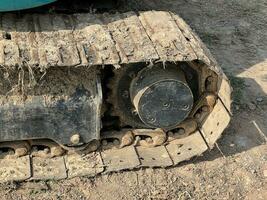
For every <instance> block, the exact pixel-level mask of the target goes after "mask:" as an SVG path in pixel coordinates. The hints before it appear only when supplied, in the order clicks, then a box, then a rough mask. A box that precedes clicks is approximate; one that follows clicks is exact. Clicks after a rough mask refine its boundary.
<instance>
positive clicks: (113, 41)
mask: <svg viewBox="0 0 267 200" xmlns="http://www.w3.org/2000/svg"><path fill="white" fill-rule="evenodd" d="M1 22H2V23H1V28H0V32H1V34H0V65H1V66H2V67H4V68H6V69H9V68H10V69H12V68H14V67H17V66H24V67H30V68H32V69H35V68H40V69H41V70H43V71H44V70H47V69H48V68H49V67H77V66H96V65H97V66H99V67H102V66H103V65H114V66H116V68H118V69H119V68H122V67H123V66H124V64H129V63H138V62H148V63H153V62H163V63H165V62H179V61H184V62H187V63H191V64H192V63H194V62H196V64H194V67H195V68H196V69H197V70H199V71H206V72H205V73H204V74H207V73H211V72H212V73H214V74H215V76H216V82H215V83H216V85H215V89H208V90H207V91H206V90H205V89H203V87H204V85H203V84H205V83H203V84H202V83H201V81H200V92H201V94H203V95H204V96H205V95H206V101H203V102H206V104H208V102H209V98H207V96H208V95H211V96H212V97H214V98H215V103H214V105H212V106H211V108H212V109H210V110H209V113H208V115H207V116H206V117H205V119H203V120H197V119H196V121H197V123H198V128H197V130H195V131H194V132H193V133H190V134H189V136H187V137H183V138H180V139H175V138H174V139H172V138H171V136H170V135H166V142H164V143H163V144H162V145H160V146H155V147H150V148H147V147H144V146H142V145H141V146H140V145H135V144H132V145H130V146H126V147H123V148H108V149H106V148H100V149H102V150H97V151H95V152H92V153H85V154H78V153H67V154H64V155H63V156H58V157H54V158H48V157H41V156H37V157H35V156H32V155H26V156H21V157H18V158H14V157H10V158H4V159H0V181H22V180H28V179H29V180H30V179H35V180H40V179H42V180H47V179H64V178H71V177H75V176H95V175H96V174H99V173H108V172H113V171H120V170H125V169H134V168H140V167H168V166H175V165H177V164H178V163H180V162H182V161H185V160H189V159H190V158H191V157H193V156H197V155H201V154H202V153H203V152H204V151H206V150H207V149H209V148H212V147H213V145H214V144H215V142H216V141H217V139H218V138H219V137H220V136H221V134H222V132H223V130H224V129H225V128H226V127H227V125H228V123H229V121H230V104H231V99H230V93H231V88H230V85H229V82H228V80H227V78H226V76H225V75H224V74H223V72H222V70H221V69H220V68H219V67H218V65H217V64H216V62H215V61H214V59H213V58H212V57H211V56H210V54H209V52H208V50H206V48H205V46H204V45H203V44H202V42H201V41H200V40H199V39H198V37H197V36H196V35H195V34H194V33H193V32H192V30H191V29H190V28H189V27H188V26H187V25H186V23H185V22H184V21H183V20H182V19H181V18H180V17H179V16H177V15H175V14H173V13H169V12H161V11H149V12H140V13H133V12H129V13H125V14H114V15H110V14H101V15H96V14H74V15H61V14H51V15H25V16H19V17H18V16H16V15H12V14H6V15H2V16H1ZM201 80H202V79H201ZM205 80H206V79H205V77H204V78H203V81H205ZM206 89H207V88H206ZM204 99H205V98H204ZM200 107H201V106H200ZM196 109H197V108H196ZM194 117H195V116H194ZM197 118H199V116H198V117H197ZM103 149H106V150H103Z"/></svg>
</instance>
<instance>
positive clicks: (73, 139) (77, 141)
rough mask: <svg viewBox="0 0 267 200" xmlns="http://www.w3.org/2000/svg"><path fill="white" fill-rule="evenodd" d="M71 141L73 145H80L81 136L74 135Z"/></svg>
mask: <svg viewBox="0 0 267 200" xmlns="http://www.w3.org/2000/svg"><path fill="white" fill-rule="evenodd" d="M70 141H71V143H72V144H79V143H80V135H79V134H74V135H73V136H71V138H70Z"/></svg>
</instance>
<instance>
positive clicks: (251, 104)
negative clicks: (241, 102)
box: [248, 103, 256, 110]
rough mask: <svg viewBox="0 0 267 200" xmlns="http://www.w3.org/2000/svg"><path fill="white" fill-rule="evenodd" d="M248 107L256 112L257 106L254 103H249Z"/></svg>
mask: <svg viewBox="0 0 267 200" xmlns="http://www.w3.org/2000/svg"><path fill="white" fill-rule="evenodd" d="M248 107H249V109H250V110H256V106H255V104H253V103H249V104H248Z"/></svg>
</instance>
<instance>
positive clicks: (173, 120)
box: [130, 65, 193, 129]
mask: <svg viewBox="0 0 267 200" xmlns="http://www.w3.org/2000/svg"><path fill="white" fill-rule="evenodd" d="M130 95H131V100H132V103H133V105H134V107H135V109H136V112H137V113H138V115H139V117H140V119H141V120H142V122H143V123H144V124H146V125H147V126H149V127H153V128H157V127H160V128H165V129H171V128H174V127H175V126H177V125H178V124H179V123H181V122H182V121H183V120H184V119H185V118H186V117H187V116H188V114H189V113H190V111H191V109H192V106H193V94H192V92H191V89H190V88H189V86H188V85H187V83H186V80H185V76H184V73H183V71H182V70H181V69H179V67H178V66H172V65H171V66H169V65H168V66H163V65H155V66H153V67H147V68H144V69H142V70H141V71H140V72H139V73H138V75H137V77H136V78H135V79H134V80H133V81H132V83H131V88H130Z"/></svg>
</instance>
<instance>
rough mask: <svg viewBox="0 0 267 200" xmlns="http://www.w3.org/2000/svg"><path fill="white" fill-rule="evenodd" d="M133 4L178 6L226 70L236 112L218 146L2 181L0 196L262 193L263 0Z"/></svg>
mask: <svg viewBox="0 0 267 200" xmlns="http://www.w3.org/2000/svg"><path fill="white" fill-rule="evenodd" d="M145 5H146V6H145ZM133 6H134V7H138V6H139V7H141V8H145V9H147V8H152V9H155V10H169V9H170V10H171V11H172V12H174V13H177V14H180V15H181V16H182V17H183V18H184V19H185V20H186V22H187V23H188V24H189V25H191V27H192V28H193V29H194V30H195V31H196V32H197V34H198V35H199V36H200V37H201V39H202V40H203V41H204V42H205V43H206V45H207V46H208V48H209V49H210V50H211V52H212V54H213V55H214V56H215V58H216V59H217V61H218V63H219V64H220V65H221V66H222V67H223V69H224V71H225V72H226V74H227V75H228V76H229V77H230V79H231V81H232V85H233V88H234V92H233V97H234V102H233V119H232V122H231V125H230V126H229V128H228V129H227V130H226V131H225V133H224V135H223V137H222V138H221V139H220V140H219V143H218V147H217V148H216V147H215V148H214V149H213V150H212V151H210V152H207V153H205V154H204V155H203V156H202V157H198V158H194V159H193V160H192V161H190V162H186V163H182V164H181V165H179V166H178V167H175V168H170V169H143V170H138V171H125V172H120V173H113V174H109V175H102V176H98V177H96V178H93V179H91V178H74V179H71V180H64V181H48V182H36V183H34V182H28V183H10V184H3V185H1V187H0V195H1V199H72V200H75V199H108V200H110V199H253V200H254V199H267V145H266V144H265V143H266V141H267V120H266V119H267V112H266V111H267V97H266V96H267V26H266V24H267V3H266V1H265V0H239V1H236V0H218V1H214V0H164V1H160V0H142V2H141V6H140V5H136V4H135V5H133ZM126 9H129V8H126Z"/></svg>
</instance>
